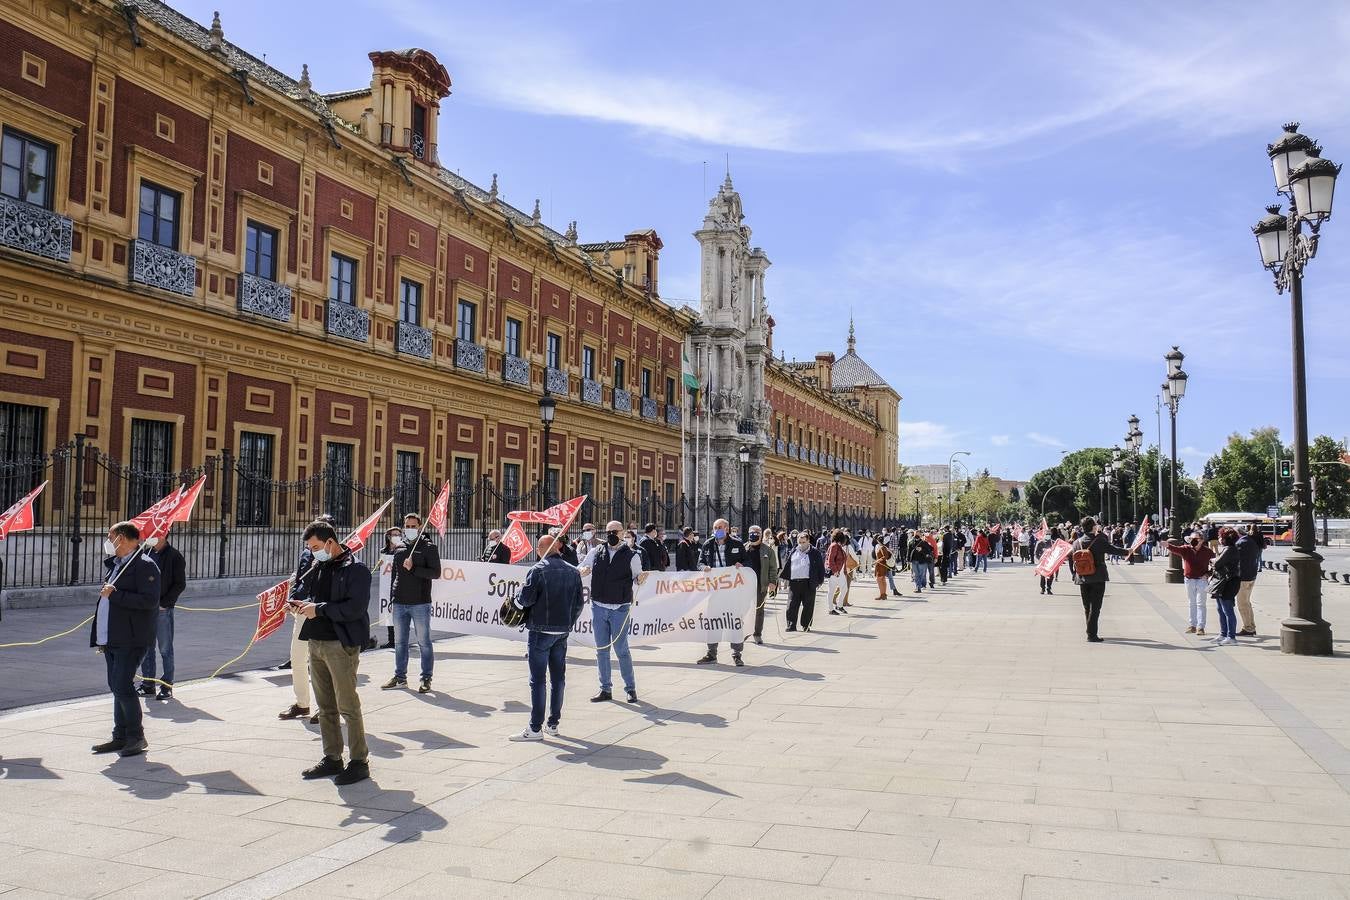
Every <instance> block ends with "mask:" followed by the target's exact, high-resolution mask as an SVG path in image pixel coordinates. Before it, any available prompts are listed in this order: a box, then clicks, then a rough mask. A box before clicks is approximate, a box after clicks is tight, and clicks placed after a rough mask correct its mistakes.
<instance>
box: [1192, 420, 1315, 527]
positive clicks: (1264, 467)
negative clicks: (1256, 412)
mask: <svg viewBox="0 0 1350 900" xmlns="http://www.w3.org/2000/svg"><path fill="white" fill-rule="evenodd" d="M1290 456H1292V454H1290V453H1289V452H1288V451H1287V450H1286V448H1285V447H1284V445H1283V444H1282V443H1281V442H1280V431H1279V429H1278V428H1272V427H1269V426H1267V427H1265V428H1254V429H1252V432H1251V437H1243V436H1242V435H1240V434H1236V433H1234V434H1232V435H1229V437H1228V443H1227V444H1226V445H1225V446H1224V448H1223V450H1221V451H1219V453H1218V454H1216V455H1215V456H1211V457H1210V458H1209V461H1208V462H1206V463H1205V487H1204V493H1203V495H1202V496H1201V502H1200V513H1201V515H1204V514H1206V513H1211V512H1261V511H1264V510H1265V508H1266V507H1267V506H1271V505H1279V504H1280V503H1282V501H1283V500H1284V499H1285V498H1286V497H1287V496H1288V494H1289V492H1290V489H1291V488H1292V487H1293V485H1292V484H1290V482H1289V481H1288V480H1287V479H1281V478H1278V472H1279V460H1281V459H1288V458H1290ZM1277 484H1278V485H1279V487H1278V490H1277V488H1276V485H1277Z"/></svg>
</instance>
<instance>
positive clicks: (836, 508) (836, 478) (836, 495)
mask: <svg viewBox="0 0 1350 900" xmlns="http://www.w3.org/2000/svg"><path fill="white" fill-rule="evenodd" d="M831 474H833V475H834V527H835V528H838V527H839V479H840V477H841V476H843V474H844V473H843V472H840V471H839V470H838V469H835V470H834V472H833V473H831Z"/></svg>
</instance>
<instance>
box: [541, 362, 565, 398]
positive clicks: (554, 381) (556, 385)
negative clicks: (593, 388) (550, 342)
mask: <svg viewBox="0 0 1350 900" xmlns="http://www.w3.org/2000/svg"><path fill="white" fill-rule="evenodd" d="M544 390H546V391H548V392H549V393H550V394H557V395H558V396H560V397H566V396H567V395H568V393H569V392H570V391H571V385H570V384H569V383H568V379H567V373H566V372H564V371H563V370H562V369H554V368H547V369H545V370H544Z"/></svg>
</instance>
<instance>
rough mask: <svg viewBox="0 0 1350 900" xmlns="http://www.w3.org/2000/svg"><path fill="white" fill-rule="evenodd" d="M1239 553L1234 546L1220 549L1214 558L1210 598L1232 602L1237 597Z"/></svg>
mask: <svg viewBox="0 0 1350 900" xmlns="http://www.w3.org/2000/svg"><path fill="white" fill-rule="evenodd" d="M1240 556H1241V551H1240V550H1238V548H1237V547H1236V546H1233V547H1220V548H1219V555H1218V556H1217V557H1215V558H1214V581H1213V587H1212V588H1211V589H1210V596H1212V597H1222V598H1223V599H1225V600H1232V599H1233V598H1234V597H1236V596H1237V592H1238V586H1239V585H1240V584H1241V582H1242V579H1241V577H1240V575H1241V571H1242V562H1241V559H1240Z"/></svg>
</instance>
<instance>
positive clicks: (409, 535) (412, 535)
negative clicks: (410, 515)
mask: <svg viewBox="0 0 1350 900" xmlns="http://www.w3.org/2000/svg"><path fill="white" fill-rule="evenodd" d="M417 534H418V530H417V529H416V528H405V529H403V537H404V539H405V540H409V541H415V540H417Z"/></svg>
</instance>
